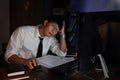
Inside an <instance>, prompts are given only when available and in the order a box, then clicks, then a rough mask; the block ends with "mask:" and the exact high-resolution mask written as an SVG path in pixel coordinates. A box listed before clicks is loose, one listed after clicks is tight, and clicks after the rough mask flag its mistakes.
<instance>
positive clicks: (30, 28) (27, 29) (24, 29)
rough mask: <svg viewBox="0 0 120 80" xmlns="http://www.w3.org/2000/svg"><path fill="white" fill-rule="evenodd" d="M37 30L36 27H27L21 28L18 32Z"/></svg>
mask: <svg viewBox="0 0 120 80" xmlns="http://www.w3.org/2000/svg"><path fill="white" fill-rule="evenodd" d="M35 28H36V26H31V25H27V26H20V27H18V28H17V29H16V30H18V31H31V30H35Z"/></svg>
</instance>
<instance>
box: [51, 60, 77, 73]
mask: <svg viewBox="0 0 120 80" xmlns="http://www.w3.org/2000/svg"><path fill="white" fill-rule="evenodd" d="M77 67H78V60H74V61H71V62H68V63H65V64H62V65H59V66H56V67H54V68H52V69H50V70H51V71H54V72H57V73H62V74H67V73H69V71H71V70H73V69H76V68H77Z"/></svg>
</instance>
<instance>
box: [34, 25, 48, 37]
mask: <svg viewBox="0 0 120 80" xmlns="http://www.w3.org/2000/svg"><path fill="white" fill-rule="evenodd" d="M40 25H41V24H39V25H37V26H36V27H35V31H34V36H35V37H41V35H40V34H39V26H40ZM41 38H48V37H41Z"/></svg>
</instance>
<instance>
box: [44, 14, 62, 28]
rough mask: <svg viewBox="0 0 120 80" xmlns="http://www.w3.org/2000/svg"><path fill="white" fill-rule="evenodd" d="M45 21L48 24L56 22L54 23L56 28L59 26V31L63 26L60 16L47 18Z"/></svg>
mask: <svg viewBox="0 0 120 80" xmlns="http://www.w3.org/2000/svg"><path fill="white" fill-rule="evenodd" d="M46 19H47V20H48V21H49V22H50V21H53V22H56V23H57V24H58V26H59V28H60V29H61V28H62V26H63V20H64V18H63V17H61V16H48V17H47V18H46Z"/></svg>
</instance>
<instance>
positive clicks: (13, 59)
mask: <svg viewBox="0 0 120 80" xmlns="http://www.w3.org/2000/svg"><path fill="white" fill-rule="evenodd" d="M25 60H26V59H24V58H20V57H18V56H17V55H12V56H11V57H9V58H8V61H10V62H12V63H20V64H23V65H25V64H24V62H25Z"/></svg>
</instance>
